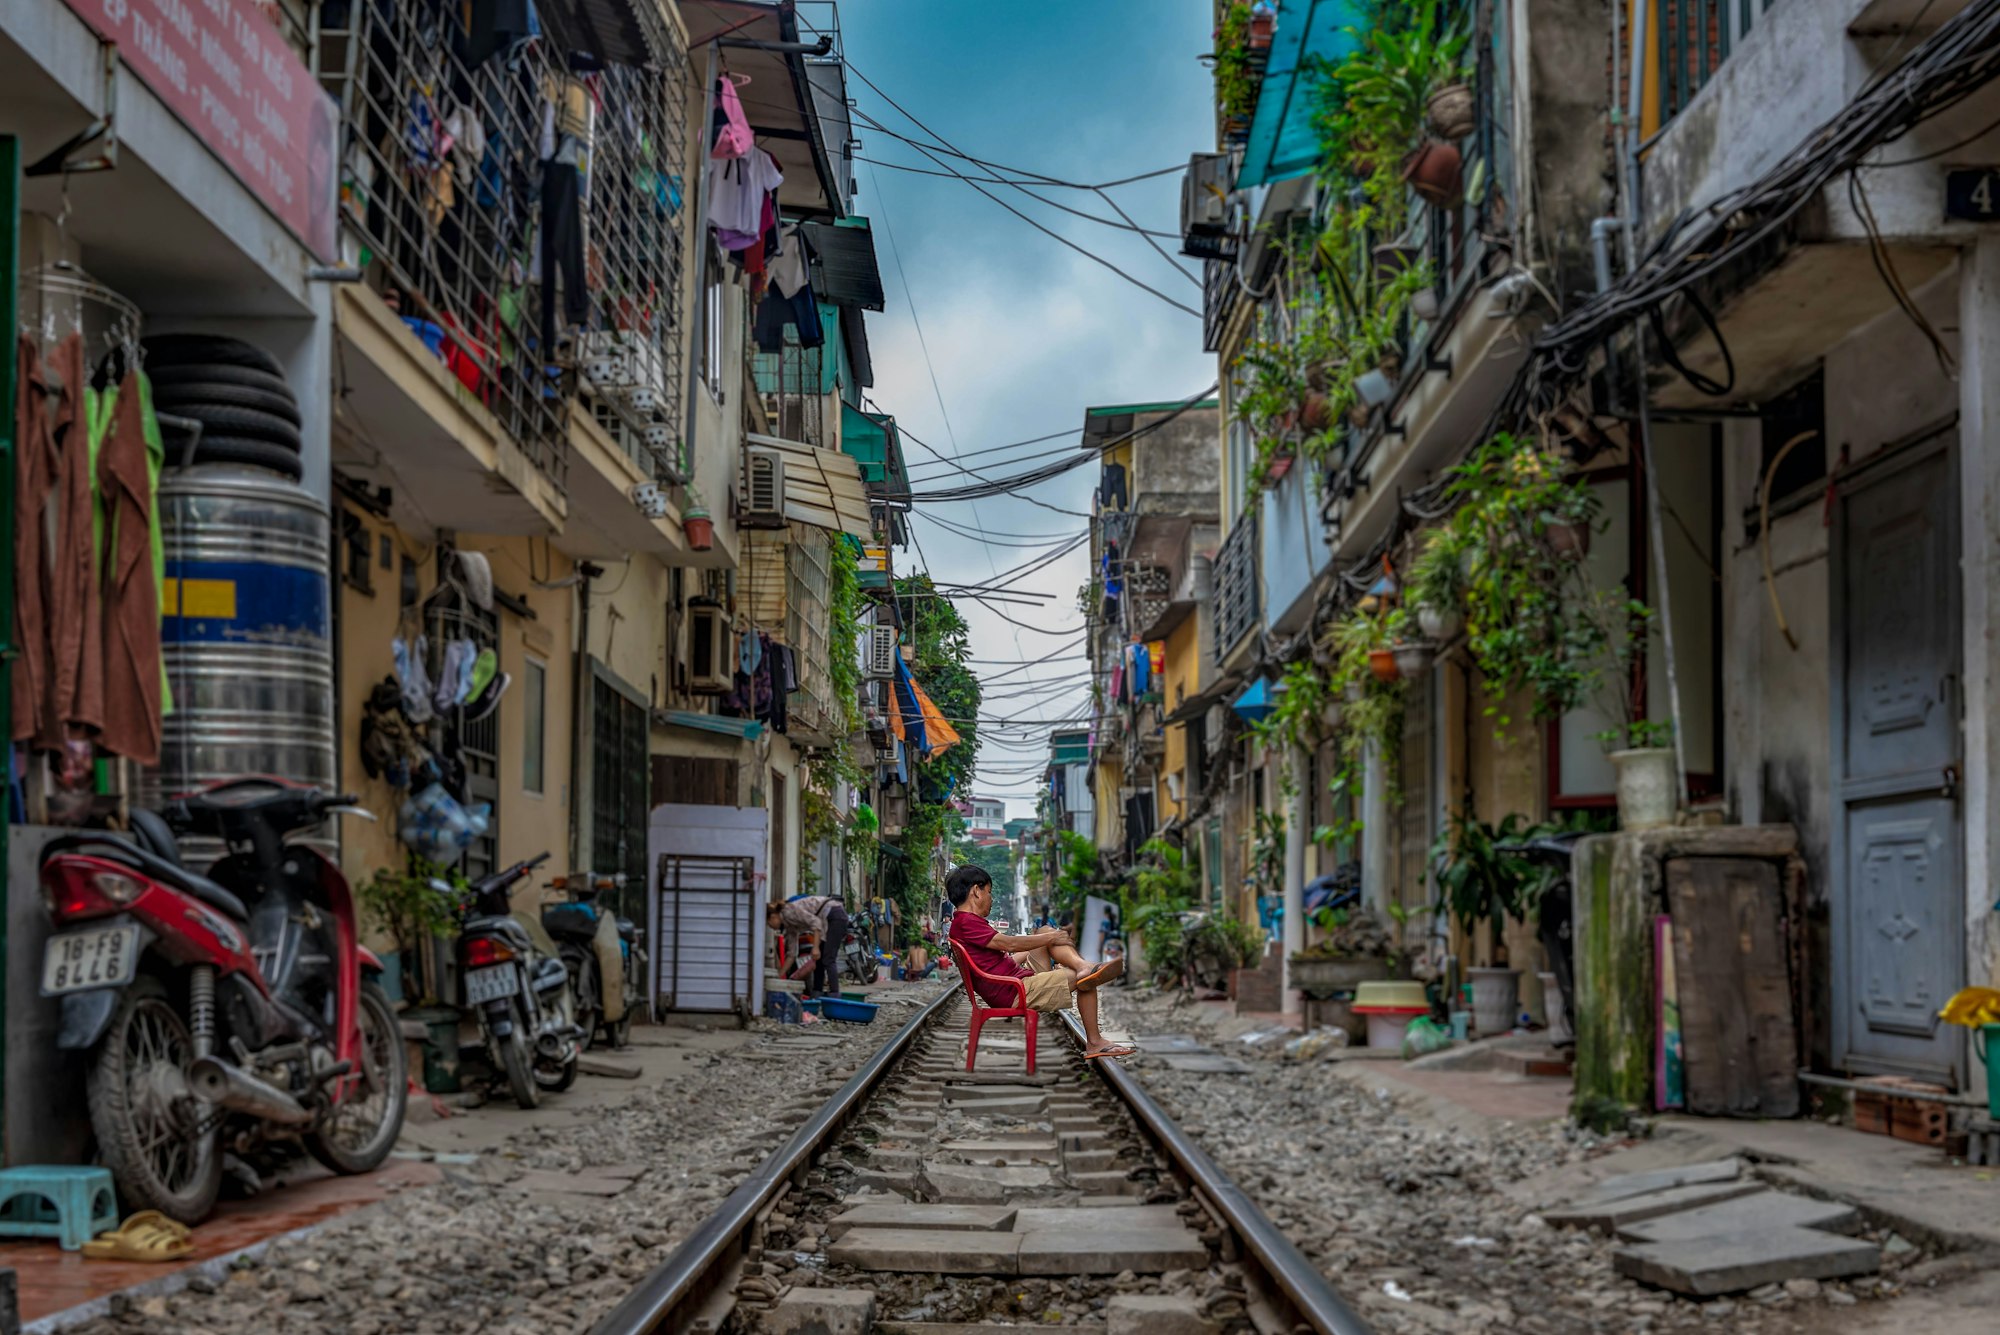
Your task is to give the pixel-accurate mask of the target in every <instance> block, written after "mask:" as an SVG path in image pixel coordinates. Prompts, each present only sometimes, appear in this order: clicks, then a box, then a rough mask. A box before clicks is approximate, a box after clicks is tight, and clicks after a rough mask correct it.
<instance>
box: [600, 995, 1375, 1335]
mask: <svg viewBox="0 0 2000 1335" xmlns="http://www.w3.org/2000/svg"><path fill="white" fill-rule="evenodd" d="M965 1007H966V1001H965V997H964V994H963V992H961V991H959V990H958V989H955V988H954V989H953V990H951V991H950V992H947V993H945V994H943V995H941V996H939V997H938V998H937V1000H935V1001H933V1002H931V1003H930V1004H929V1005H927V1006H926V1007H924V1009H923V1010H922V1011H920V1012H919V1013H918V1014H917V1015H916V1016H915V1017H913V1018H912V1019H911V1020H910V1021H909V1022H908V1023H906V1024H905V1025H903V1027H902V1028H901V1029H899V1030H898V1031H897V1032H896V1033H895V1034H894V1035H893V1036H892V1037H891V1038H890V1039H889V1041H888V1042H886V1043H885V1044H884V1045H883V1046H882V1047H881V1048H880V1049H879V1050H878V1051H877V1052H876V1053H875V1055H874V1056H873V1057H871V1058H870V1059H869V1060H868V1061H867V1062H866V1063H864V1064H863V1065H862V1067H861V1068H860V1069H859V1070H858V1071H856V1072H855V1073H854V1075H853V1076H852V1077H850V1078H849V1079H848V1081H847V1083H846V1084H845V1085H843V1086H842V1087H841V1088H840V1089H839V1090H838V1091H836V1092H835V1093H834V1094H833V1096H832V1097H831V1098H829V1099H828V1100H827V1101H826V1103H825V1104H824V1105H823V1106H821V1107H820V1108H819V1109H818V1110H817V1111H816V1112H814V1113H813V1114H812V1115H811V1116H810V1117H808V1118H807V1119H806V1121H805V1122H804V1123H803V1124H802V1125H801V1126H800V1127H799V1129H798V1130H797V1131H796V1132H794V1133H793V1135H792V1137H791V1139H790V1140H789V1141H787V1142H786V1144H785V1145H784V1146H782V1147H781V1148H780V1149H778V1150H777V1151H776V1152H775V1153H773V1154H771V1155H770V1157H768V1158H767V1159H765V1160H764V1162H763V1163H762V1164H761V1165H760V1166H759V1167H758V1169H757V1171H756V1172H755V1173H753V1174H752V1175H751V1176H750V1178H749V1179H748V1180H746V1181H745V1182H743V1183H742V1184H741V1185H740V1186H738V1187H737V1188H736V1190H735V1191H734V1192H732V1193H731V1194H730V1195H729V1196H728V1197H727V1198H726V1199H725V1200H724V1201H723V1202H722V1204H721V1205H720V1206H719V1207H718V1208H717V1209H716V1210H715V1212H714V1213H713V1214H711V1215H710V1216H709V1217H708V1218H707V1219H705V1220H704V1221H702V1223H701V1225H700V1227H698V1228H697V1229H696V1230H695V1232H694V1233H693V1234H691V1235H690V1236H689V1237H688V1239H687V1241H686V1242H685V1243H683V1244H682V1245H681V1247H680V1248H679V1249H678V1250H677V1251H675V1252H674V1254H673V1255H672V1256H671V1257H670V1258H669V1259H668V1260H667V1262H666V1263H665V1264H664V1265H662V1266H660V1267H659V1268H658V1269H656V1270H654V1271H653V1272H652V1273H651V1274H649V1275H647V1276H646V1277H645V1278H644V1279H643V1280H641V1281H640V1283H639V1284H638V1286H637V1287H636V1288H634V1289H633V1291H632V1292H631V1293H630V1294H629V1295H628V1296H627V1297H626V1298H625V1299H624V1300H623V1301H622V1302H621V1303H620V1304H619V1305H618V1306H617V1307H616V1308H614V1309H613V1310H612V1311H611V1312H610V1313H609V1314H608V1315H607V1316H606V1317H605V1318H604V1319H603V1320H602V1321H600V1322H599V1323H598V1324H597V1326H596V1327H595V1328H594V1335H687V1333H688V1332H697V1333H700V1335H720V1333H722V1332H728V1335H868V1333H869V1332H871V1331H872V1332H881V1335H978V1333H979V1328H981V1327H992V1328H993V1329H994V1330H995V1331H996V1332H997V1331H998V1330H1000V1329H1002V1328H1009V1329H1013V1330H1016V1331H1018V1329H1019V1328H1020V1327H1022V1326H1033V1325H1042V1326H1054V1325H1057V1324H1060V1325H1062V1326H1064V1327H1074V1326H1078V1325H1095V1324H1097V1323H1098V1322H1100V1321H1101V1322H1102V1323H1103V1326H1104V1327H1105V1329H1106V1331H1107V1335H1194V1332H1197V1331H1210V1332H1248V1331H1255V1332H1258V1335H1292V1332H1298V1331H1312V1332H1317V1335H1368V1332H1369V1329H1370V1328H1369V1326H1368V1325H1367V1324H1366V1323H1365V1322H1364V1321H1363V1320H1362V1319H1361V1318H1360V1317H1358V1316H1357V1315H1355V1313H1354V1312H1353V1311H1352V1309H1350V1308H1349V1307H1348V1306H1347V1304H1346V1303H1345V1302H1344V1301H1342V1299H1341V1297H1340V1296H1339V1294H1337V1293H1336V1292H1335V1291H1334V1290H1333V1288H1332V1286H1331V1285H1329V1284H1328V1283H1327V1282H1326V1280H1325V1278H1324V1277H1323V1276H1321V1275H1320V1273H1319V1272H1318V1271H1317V1270H1315V1269H1314V1268H1313V1266H1312V1264H1311V1263H1310V1262H1308V1261H1307V1260H1306V1258H1305V1257H1304V1256H1302V1255H1301V1254H1300V1253H1299V1251H1298V1249H1297V1248H1296V1247H1294V1246H1293V1245H1292V1243H1291V1242H1290V1240H1289V1239H1287V1238H1286V1237H1285V1235H1284V1234H1283V1233H1282V1232H1281V1231H1280V1230H1279V1229H1278V1228H1277V1227H1276V1226H1275V1225H1274V1224H1272V1223H1271V1221H1270V1220H1269V1219H1268V1218H1266V1217H1265V1215H1264V1213H1263V1211H1262V1210H1261V1209H1259V1208H1258V1206H1257V1204H1256V1203H1255V1202H1254V1201H1253V1200H1252V1199H1251V1198H1250V1197H1249V1196H1248V1195H1247V1194H1246V1193H1245V1192H1244V1191H1243V1190H1242V1189H1241V1188H1239V1187H1238V1186H1236V1184H1235V1183H1234V1182H1232V1181H1231V1180H1230V1179H1229V1177H1228V1175H1227V1174H1225V1173H1224V1172H1223V1171H1222V1170H1221V1169H1220V1168H1219V1167H1218V1166H1217V1165H1216V1164H1215V1162H1214V1161H1213V1160H1212V1159H1210V1158H1209V1156H1208V1155H1207V1154H1206V1153H1204V1152H1203V1151H1202V1149H1201V1148H1200V1146H1198V1145H1196V1144H1195V1143H1194V1141H1193V1140H1192V1139H1191V1138H1190V1137H1188V1136H1187V1135H1186V1133H1184V1132H1183V1131H1182V1130H1181V1129H1180V1127H1179V1126H1177V1125H1176V1124H1175V1123H1174V1121H1173V1119H1172V1118H1170V1117H1168V1116H1167V1114H1166V1113H1165V1111H1164V1110H1162V1109H1161V1108H1160V1106H1159V1105H1158V1104H1157V1103H1155V1102H1154V1101H1153V1100H1152V1098H1151V1097H1149V1096H1148V1095H1147V1093H1146V1091H1145V1090H1144V1089H1143V1088H1142V1087H1141V1086H1140V1085H1139V1083H1138V1081H1137V1080H1136V1079H1135V1078H1134V1077H1133V1076H1132V1075H1131V1073H1129V1072H1127V1071H1125V1070H1123V1069H1121V1068H1119V1067H1117V1066H1115V1065H1112V1064H1110V1063H1106V1062H1095V1063H1086V1062H1085V1061H1084V1060H1083V1059H1082V1056H1081V1053H1080V1048H1081V1037H1082V1036H1081V1033H1080V1031H1079V1029H1078V1027H1077V1025H1076V1023H1075V1020H1074V1018H1073V1017H1070V1016H1067V1015H1065V1016H1064V1017H1062V1018H1063V1020H1064V1021H1066V1022H1067V1023H1066V1024H1050V1023H1046V1022H1045V1023H1044V1024H1043V1025H1042V1026H1041V1032H1040V1035H1039V1041H1038V1045H1037V1052H1036V1073H1035V1074H1034V1075H1032V1076H1030V1075H1027V1074H1026V1073H1025V1066H1026V1062H1025V1057H1026V1050H1025V1048H1026V1044H1025V1039H1024V1038H1023V1037H1022V1035H1021V1033H1020V1030H1019V1028H1018V1027H1016V1026H1014V1025H1011V1024H1008V1025H1004V1026H1002V1025H989V1026H988V1027H987V1029H986V1030H985V1032H984V1033H983V1034H982V1035H981V1039H980V1052H979V1068H978V1070H976V1071H973V1072H967V1071H966V1070H965V1038H966V1023H965V1017H966V1009H965Z"/></svg>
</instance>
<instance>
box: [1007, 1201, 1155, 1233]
mask: <svg viewBox="0 0 2000 1335" xmlns="http://www.w3.org/2000/svg"><path fill="white" fill-rule="evenodd" d="M1100 1226H1101V1227H1108V1228H1145V1229H1175V1228H1184V1227H1186V1225H1184V1224H1183V1223H1182V1222H1181V1216H1180V1209H1179V1207H1178V1206H1173V1205H1134V1204H1132V1201H1131V1198H1130V1197H1126V1196H1120V1197H1118V1198H1117V1203H1116V1204H1115V1205H1107V1206H1105V1207H1104V1208H1102V1209H1096V1210H1092V1211H1091V1212H1090V1217H1089V1218H1088V1219H1079V1218H1077V1214H1076V1211H1075V1210H1074V1209H1071V1208H1069V1207H1066V1206H1047V1205H1024V1206H1022V1207H1021V1208H1020V1209H1018V1210H1016V1211H1014V1222H1013V1223H1012V1224H1011V1225H1009V1227H1010V1228H1012V1229H1013V1230H1014V1232H1016V1233H1032V1232H1036V1231H1038V1230H1042V1229H1058V1228H1085V1227H1088V1228H1093V1229H1094V1228H1098V1227H1100Z"/></svg>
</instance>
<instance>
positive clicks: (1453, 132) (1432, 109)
mask: <svg viewBox="0 0 2000 1335" xmlns="http://www.w3.org/2000/svg"><path fill="white" fill-rule="evenodd" d="M1477 124H1478V106H1477V103H1476V102H1475V101H1474V98H1473V95H1472V85H1471V84H1469V83H1448V84H1445V85H1444V86H1443V87H1441V88H1438V89H1437V90H1436V91H1434V92H1433V93H1432V94H1431V95H1430V97H1429V98H1427V99H1426V100H1425V102H1424V125H1425V128H1427V129H1428V130H1429V131H1430V132H1431V133H1432V134H1434V135H1436V136H1437V137H1438V138H1440V139H1445V140H1449V141H1451V142H1453V143H1456V142H1457V141H1459V140H1460V139H1463V138H1465V137H1466V136H1467V135H1469V134H1471V133H1472V131H1473V127H1474V126H1475V125H1477Z"/></svg>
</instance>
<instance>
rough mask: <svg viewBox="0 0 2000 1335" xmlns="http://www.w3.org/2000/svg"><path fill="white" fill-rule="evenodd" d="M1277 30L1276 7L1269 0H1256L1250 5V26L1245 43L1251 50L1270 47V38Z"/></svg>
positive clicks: (1264, 49) (1261, 49) (1266, 49)
mask: <svg viewBox="0 0 2000 1335" xmlns="http://www.w3.org/2000/svg"><path fill="white" fill-rule="evenodd" d="M1277 31H1278V9H1277V6H1276V5H1273V4H1272V3H1271V0H1257V3H1256V4H1254V5H1252V6H1250V27H1249V30H1248V37H1247V44H1248V46H1249V48H1250V49H1251V50H1252V51H1268V50H1270V49H1271V38H1272V37H1273V36H1275V35H1276V34H1277Z"/></svg>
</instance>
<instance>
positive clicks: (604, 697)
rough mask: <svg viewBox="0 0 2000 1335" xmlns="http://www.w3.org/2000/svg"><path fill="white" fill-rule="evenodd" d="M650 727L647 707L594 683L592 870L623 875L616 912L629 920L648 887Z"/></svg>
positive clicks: (606, 685)
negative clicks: (647, 804) (647, 812)
mask: <svg viewBox="0 0 2000 1335" xmlns="http://www.w3.org/2000/svg"><path fill="white" fill-rule="evenodd" d="M649 726H650V723H649V720H648V718H647V715H646V708H645V706H644V705H641V704H639V703H638V702H636V701H634V700H631V699H628V698H627V697H626V695H625V693H624V692H623V691H621V690H619V689H618V687H617V686H616V685H615V684H613V683H612V682H610V681H607V680H605V678H604V677H603V676H602V675H599V676H597V677H596V678H595V679H594V680H593V681H592V682H591V710H590V729H591V731H590V747H591V768H590V781H591V786H590V834H591V837H590V864H591V865H590V869H591V870H592V871H594V872H597V873H599V874H600V875H604V874H610V873H613V872H624V873H625V882H626V888H625V891H624V894H623V896H622V897H621V900H620V903H619V906H618V911H619V912H620V913H622V914H624V915H625V916H627V917H632V916H634V915H635V914H636V912H637V910H638V907H639V899H638V894H639V889H638V888H639V887H640V886H643V885H644V884H645V883H646V792H647V786H648V780H649V778H650V775H649V773H648V770H647V762H646V736H647V730H648V728H649Z"/></svg>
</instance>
